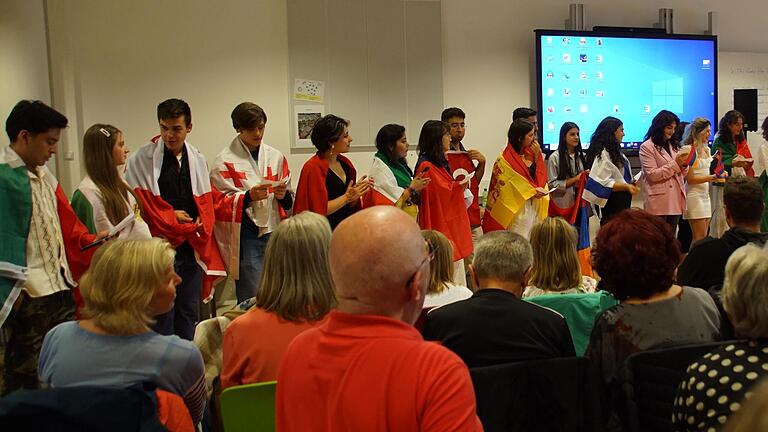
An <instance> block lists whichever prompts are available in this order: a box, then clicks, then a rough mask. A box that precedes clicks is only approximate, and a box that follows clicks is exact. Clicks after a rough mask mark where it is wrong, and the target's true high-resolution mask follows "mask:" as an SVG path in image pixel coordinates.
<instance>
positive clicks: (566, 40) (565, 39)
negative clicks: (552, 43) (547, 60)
mask: <svg viewBox="0 0 768 432" xmlns="http://www.w3.org/2000/svg"><path fill="white" fill-rule="evenodd" d="M569 43H571V38H569V37H564V38H563V46H568V44H569Z"/></svg>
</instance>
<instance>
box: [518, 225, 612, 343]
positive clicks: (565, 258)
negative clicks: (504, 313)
mask: <svg viewBox="0 0 768 432" xmlns="http://www.w3.org/2000/svg"><path fill="white" fill-rule="evenodd" d="M577 242H578V234H577V233H576V229H575V228H574V227H573V226H572V225H571V224H569V223H568V222H566V220H565V219H563V218H560V217H551V218H546V219H544V220H543V221H541V222H539V223H537V224H536V225H534V226H533V229H532V230H531V248H532V249H533V267H532V268H531V279H530V285H528V287H526V288H525V292H524V293H523V299H525V300H528V301H530V302H531V303H535V304H537V305H539V306H544V307H546V308H549V309H552V310H554V311H555V312H558V313H560V314H561V315H563V317H565V321H566V323H567V324H568V329H569V330H570V332H571V337H572V338H573V346H574V349H575V350H576V355H583V354H584V352H585V351H586V349H587V345H589V336H590V334H591V333H592V328H593V327H594V324H595V318H597V317H598V315H600V314H601V313H602V312H603V311H604V310H606V309H608V308H611V307H613V306H615V305H616V304H617V303H618V302H617V301H616V299H614V298H613V296H612V295H611V294H609V293H608V292H606V291H597V292H595V287H596V286H597V282H596V281H595V280H594V279H592V278H591V277H589V276H582V275H581V265H580V264H579V257H578V254H577V252H576V244H577Z"/></svg>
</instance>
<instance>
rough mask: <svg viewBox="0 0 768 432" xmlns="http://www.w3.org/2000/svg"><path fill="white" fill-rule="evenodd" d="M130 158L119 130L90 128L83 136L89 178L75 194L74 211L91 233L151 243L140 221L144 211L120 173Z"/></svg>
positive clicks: (148, 234)
mask: <svg viewBox="0 0 768 432" xmlns="http://www.w3.org/2000/svg"><path fill="white" fill-rule="evenodd" d="M127 155H128V147H127V146H126V145H125V137H124V135H123V133H122V132H121V131H120V130H119V129H117V128H116V127H114V126H112V125H108V124H95V125H93V126H91V127H90V128H88V130H87V131H85V135H84V136H83V157H84V159H85V172H86V173H87V174H88V175H87V176H86V177H85V178H84V179H83V180H82V181H81V182H80V185H79V186H78V187H77V190H75V192H74V194H72V203H71V204H72V209H73V210H74V211H75V214H77V217H78V219H80V221H81V222H82V223H83V225H85V226H86V227H87V228H88V231H90V232H91V233H97V232H102V231H109V232H110V234H116V235H117V237H118V238H119V239H122V240H142V239H148V238H151V237H152V234H150V232H149V227H148V226H147V224H146V222H144V220H142V219H141V210H140V208H141V207H140V205H139V203H138V201H137V200H136V197H135V196H134V195H133V191H132V190H131V188H130V187H129V186H128V184H126V183H125V181H124V180H123V178H122V177H121V176H120V174H119V172H118V170H119V169H120V167H122V166H123V165H124V164H125V160H126V157H127ZM113 231H117V232H114V233H113Z"/></svg>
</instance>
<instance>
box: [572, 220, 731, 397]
mask: <svg viewBox="0 0 768 432" xmlns="http://www.w3.org/2000/svg"><path fill="white" fill-rule="evenodd" d="M592 253H593V255H592V260H593V267H594V268H595V270H597V273H598V274H599V275H600V277H601V286H605V288H606V290H607V291H608V292H610V293H611V294H613V296H614V297H615V298H616V299H617V300H619V302H620V304H619V305H617V306H614V307H612V308H610V309H608V310H606V311H605V312H603V313H602V314H601V315H600V316H599V317H598V318H597V320H596V321H595V326H594V330H593V331H592V335H591V338H590V342H589V347H588V348H587V357H589V358H590V359H591V360H592V361H593V363H594V364H595V366H596V367H597V368H598V370H599V371H600V373H601V376H602V378H603V380H604V382H605V383H606V384H608V385H609V386H610V387H611V388H612V389H613V390H615V391H618V388H616V387H614V385H616V383H617V373H618V371H619V369H620V368H621V367H622V365H623V364H624V361H625V360H626V358H627V357H628V356H629V355H630V354H632V353H635V352H639V351H644V350H648V349H652V348H662V347H666V346H674V345H685V344H695V343H705V342H712V341H715V340H717V339H718V338H719V337H720V317H719V313H718V311H717V308H716V306H715V303H714V301H713V300H712V298H711V297H710V296H709V294H707V292H706V291H704V290H701V289H698V288H690V287H681V286H679V285H676V284H674V280H673V278H674V273H675V267H676V266H677V264H678V263H679V262H680V248H679V244H678V242H677V241H676V239H675V237H674V235H673V233H672V228H671V227H670V226H669V224H667V223H666V222H664V220H663V219H662V218H659V217H658V216H654V215H651V214H649V213H646V212H644V211H642V210H634V209H631V210H624V211H622V212H621V213H619V214H617V215H616V216H614V217H613V218H612V219H611V221H610V222H608V223H607V224H605V225H603V226H602V227H601V228H600V231H598V233H597V239H596V242H595V247H594V248H593V252H592Z"/></svg>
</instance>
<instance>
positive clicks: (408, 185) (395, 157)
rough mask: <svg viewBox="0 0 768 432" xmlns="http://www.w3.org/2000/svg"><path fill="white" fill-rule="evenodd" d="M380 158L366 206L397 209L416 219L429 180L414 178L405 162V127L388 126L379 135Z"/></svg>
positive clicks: (377, 156)
mask: <svg viewBox="0 0 768 432" xmlns="http://www.w3.org/2000/svg"><path fill="white" fill-rule="evenodd" d="M376 150H377V151H376V154H375V155H374V157H373V164H371V170H370V171H369V176H371V177H372V178H375V179H376V184H375V185H374V186H373V188H372V190H371V191H370V192H368V193H367V194H366V195H364V196H363V205H364V206H366V207H369V206H374V205H394V206H395V207H398V208H401V209H403V211H405V212H406V213H408V214H409V215H411V216H413V218H414V219H415V218H416V215H417V214H418V198H419V193H420V192H421V190H422V189H424V188H425V187H426V186H427V185H428V184H429V180H428V179H426V178H424V177H423V176H416V177H414V175H413V171H412V170H411V168H410V167H409V166H408V161H407V160H406V159H405V158H406V156H407V155H408V138H407V137H406V136H405V127H403V126H401V125H399V124H387V125H384V126H382V127H381V129H379V133H377V134H376Z"/></svg>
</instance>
